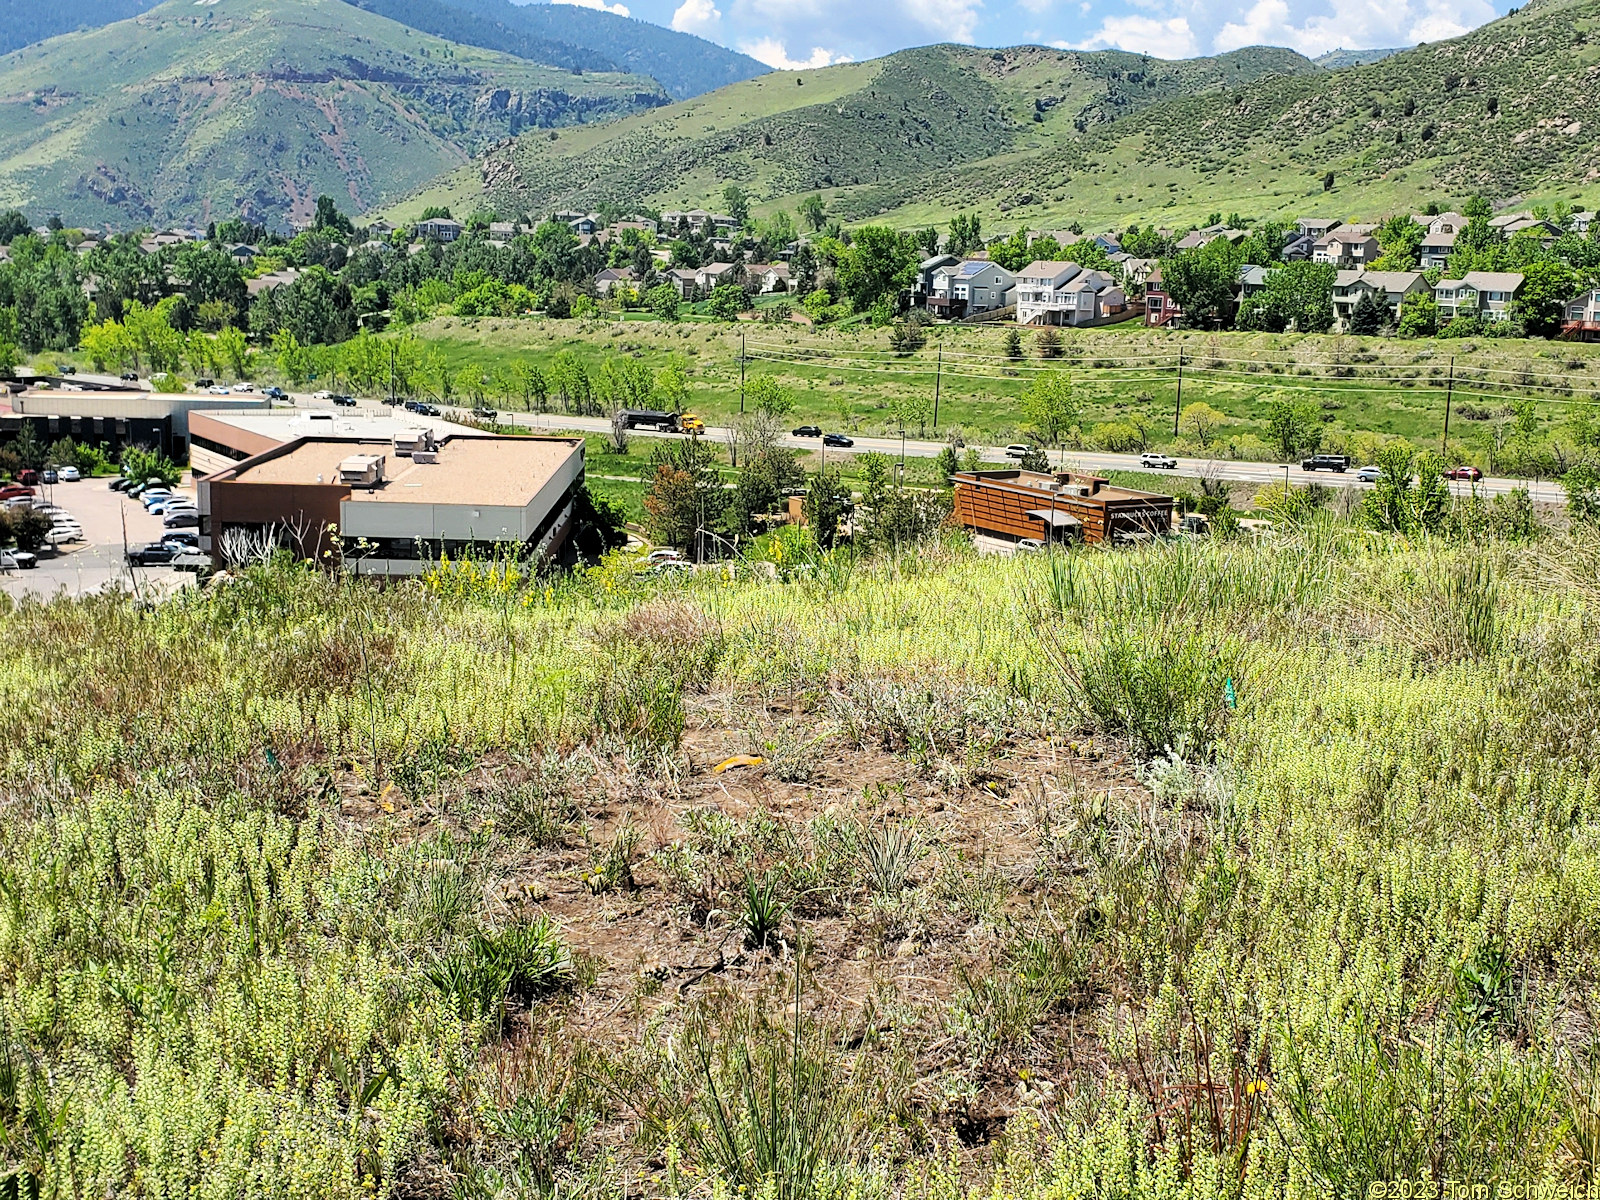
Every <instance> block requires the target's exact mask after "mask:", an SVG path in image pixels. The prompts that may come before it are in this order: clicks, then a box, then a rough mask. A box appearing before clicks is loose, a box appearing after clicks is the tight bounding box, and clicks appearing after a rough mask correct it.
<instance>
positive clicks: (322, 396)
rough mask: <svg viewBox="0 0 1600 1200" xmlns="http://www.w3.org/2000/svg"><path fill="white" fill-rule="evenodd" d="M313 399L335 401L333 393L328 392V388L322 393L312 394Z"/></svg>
mask: <svg viewBox="0 0 1600 1200" xmlns="http://www.w3.org/2000/svg"><path fill="white" fill-rule="evenodd" d="M311 398H312V399H313V400H332V399H333V393H332V392H330V391H328V390H327V389H326V388H324V389H323V390H322V391H320V392H312V393H311Z"/></svg>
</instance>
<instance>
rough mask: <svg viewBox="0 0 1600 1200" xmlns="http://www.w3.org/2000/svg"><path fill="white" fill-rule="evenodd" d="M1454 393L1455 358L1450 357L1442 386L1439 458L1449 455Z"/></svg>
mask: <svg viewBox="0 0 1600 1200" xmlns="http://www.w3.org/2000/svg"><path fill="white" fill-rule="evenodd" d="M1455 392H1456V360H1455V356H1454V355H1452V356H1451V358H1450V378H1449V379H1447V380H1446V381H1445V385H1444V432H1443V433H1442V434H1440V435H1439V454H1440V456H1441V457H1442V456H1444V455H1446V454H1448V453H1450V450H1449V442H1450V400H1451V398H1452V397H1453V396H1454V395H1455Z"/></svg>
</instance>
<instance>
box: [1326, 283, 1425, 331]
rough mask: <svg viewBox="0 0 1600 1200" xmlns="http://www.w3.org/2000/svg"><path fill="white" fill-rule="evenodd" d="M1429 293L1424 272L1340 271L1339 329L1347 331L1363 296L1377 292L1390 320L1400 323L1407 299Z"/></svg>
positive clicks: (1336, 293)
mask: <svg viewBox="0 0 1600 1200" xmlns="http://www.w3.org/2000/svg"><path fill="white" fill-rule="evenodd" d="M1427 290H1428V280H1427V278H1426V277H1425V276H1424V275H1423V274H1422V272H1421V271H1340V272H1339V274H1338V275H1336V276H1335V277H1334V281H1333V314H1334V319H1335V321H1336V322H1337V323H1338V327H1339V328H1340V329H1346V328H1348V327H1349V324H1350V314H1351V313H1352V312H1353V311H1354V310H1355V307H1356V305H1357V304H1359V303H1360V302H1361V297H1362V296H1365V295H1367V294H1368V293H1375V294H1376V295H1377V297H1378V299H1380V300H1382V301H1383V302H1384V304H1385V305H1386V306H1387V307H1388V309H1389V319H1390V320H1392V321H1398V320H1399V319H1400V309H1401V306H1403V305H1404V304H1405V302H1406V298H1407V297H1409V296H1420V295H1423V294H1425V293H1426V292H1427Z"/></svg>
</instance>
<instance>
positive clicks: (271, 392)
mask: <svg viewBox="0 0 1600 1200" xmlns="http://www.w3.org/2000/svg"><path fill="white" fill-rule="evenodd" d="M261 394H262V395H263V396H265V397H266V398H267V399H268V400H287V399H288V398H289V393H288V392H286V391H284V390H283V389H282V388H281V387H269V388H262V389H261Z"/></svg>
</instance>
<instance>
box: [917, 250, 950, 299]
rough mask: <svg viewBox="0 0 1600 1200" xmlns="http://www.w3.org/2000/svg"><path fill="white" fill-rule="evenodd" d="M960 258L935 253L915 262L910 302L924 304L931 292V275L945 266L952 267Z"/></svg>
mask: <svg viewBox="0 0 1600 1200" xmlns="http://www.w3.org/2000/svg"><path fill="white" fill-rule="evenodd" d="M960 261H961V260H960V259H959V258H957V257H956V256H955V255H954V254H935V255H933V256H932V257H931V258H925V259H923V260H922V261H921V262H920V263H918V264H917V277H916V279H915V280H913V281H912V284H911V297H912V302H913V303H915V304H926V303H927V300H928V296H929V295H930V294H931V293H932V292H933V275H934V272H935V271H939V270H942V269H943V268H945V267H953V266H955V265H956V264H957V263H958V262H960Z"/></svg>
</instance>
